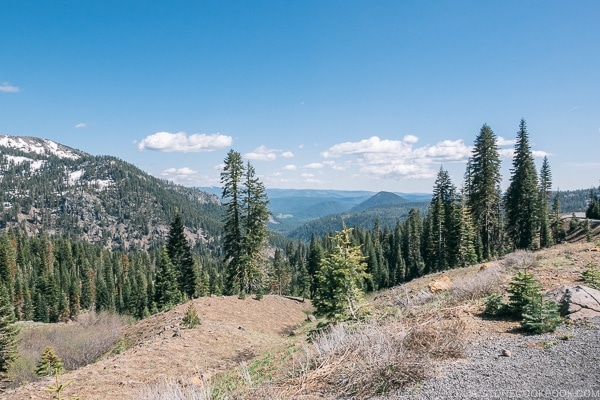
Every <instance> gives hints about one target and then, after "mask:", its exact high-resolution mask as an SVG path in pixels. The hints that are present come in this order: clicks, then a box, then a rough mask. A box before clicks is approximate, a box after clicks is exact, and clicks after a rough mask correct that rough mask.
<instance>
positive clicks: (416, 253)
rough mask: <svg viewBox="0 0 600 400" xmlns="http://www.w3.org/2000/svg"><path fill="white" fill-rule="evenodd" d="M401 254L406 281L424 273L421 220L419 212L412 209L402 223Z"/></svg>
mask: <svg viewBox="0 0 600 400" xmlns="http://www.w3.org/2000/svg"><path fill="white" fill-rule="evenodd" d="M404 226H405V228H404V237H403V239H404V241H403V248H404V249H403V253H404V255H405V257H406V280H407V281H408V280H411V279H415V278H418V277H420V276H421V275H423V273H424V271H425V263H424V262H423V255H422V253H421V235H422V233H423V219H422V218H421V212H420V211H419V210H417V209H416V208H412V209H411V210H410V211H409V212H408V218H407V219H406V221H405V222H404Z"/></svg>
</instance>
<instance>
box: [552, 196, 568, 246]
mask: <svg viewBox="0 0 600 400" xmlns="http://www.w3.org/2000/svg"><path fill="white" fill-rule="evenodd" d="M551 213H552V218H551V220H552V222H551V228H552V240H553V241H554V243H560V242H562V240H563V237H564V232H565V231H564V229H563V228H562V219H561V216H560V192H559V191H557V192H556V194H555V195H554V200H552V211H551Z"/></svg>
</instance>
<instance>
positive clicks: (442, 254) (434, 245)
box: [425, 168, 456, 272]
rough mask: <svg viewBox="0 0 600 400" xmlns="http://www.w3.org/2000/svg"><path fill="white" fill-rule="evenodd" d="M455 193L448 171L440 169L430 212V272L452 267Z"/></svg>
mask: <svg viewBox="0 0 600 400" xmlns="http://www.w3.org/2000/svg"><path fill="white" fill-rule="evenodd" d="M455 192H456V189H455V188H454V185H453V184H452V181H451V179H450V175H449V174H448V171H445V170H444V169H443V168H440V171H439V172H438V175H437V179H436V181H435V183H434V187H433V196H432V198H431V203H430V205H429V211H428V212H429V216H428V222H429V232H428V238H427V243H426V255H425V261H426V265H427V267H428V272H435V271H443V270H445V269H448V268H449V267H450V266H451V259H452V252H453V251H454V250H453V246H455V243H454V242H456V232H455V230H454V228H455V224H453V222H452V218H453V217H454V213H453V210H452V208H453V206H454V198H455V194H456V193H455Z"/></svg>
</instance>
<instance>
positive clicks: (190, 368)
mask: <svg viewBox="0 0 600 400" xmlns="http://www.w3.org/2000/svg"><path fill="white" fill-rule="evenodd" d="M194 304H195V306H196V309H197V311H198V315H199V317H200V319H201V321H202V324H201V325H200V326H198V327H197V328H195V329H191V330H188V329H183V328H179V325H180V321H181V319H182V318H183V315H184V312H185V309H186V308H187V304H183V305H180V306H178V307H176V308H175V309H173V310H170V311H167V312H163V313H160V314H157V315H154V316H152V317H149V318H147V319H144V320H142V321H140V322H138V323H136V324H134V325H132V326H130V327H128V328H127V329H126V330H125V337H126V341H127V343H128V344H129V348H128V350H127V351H125V352H123V353H121V354H118V355H115V356H111V357H109V358H107V359H104V360H101V361H99V362H97V363H94V364H92V365H88V366H86V367H83V368H80V369H78V370H76V371H71V372H68V373H65V374H63V375H61V382H67V381H71V380H72V381H73V383H72V384H71V385H70V386H69V387H68V388H67V389H65V390H64V391H63V394H64V397H63V398H68V397H69V396H78V397H79V398H80V399H82V400H83V399H85V400H95V399H111V400H114V399H131V398H132V396H133V395H134V394H135V393H137V392H138V390H139V389H140V388H141V387H143V386H145V385H148V384H151V383H153V382H157V381H160V380H163V379H171V380H179V381H184V382H186V381H187V382H191V383H199V382H200V379H202V378H210V376H212V375H214V374H215V373H217V372H220V371H224V370H226V369H228V368H231V367H235V366H237V365H238V364H239V362H241V361H244V360H248V359H251V358H253V357H254V356H256V355H259V354H261V353H262V352H264V351H267V350H269V349H270V348H273V347H276V346H278V345H281V344H283V343H284V342H285V341H286V340H289V334H290V331H291V330H292V329H294V327H297V326H299V325H301V324H302V323H303V321H304V320H305V319H306V312H307V311H310V310H311V306H310V302H308V301H307V302H304V303H302V302H298V301H294V300H292V299H287V298H283V297H278V296H265V297H264V298H263V299H262V300H260V301H259V300H254V299H253V298H246V299H245V300H240V299H238V298H236V297H205V298H200V299H196V300H194ZM51 383H53V382H52V380H50V379H48V380H44V381H40V382H35V383H32V384H29V385H26V386H22V387H20V388H18V389H16V390H15V391H13V392H10V393H6V394H2V395H0V396H1V397H0V398H1V399H36V400H37V399H44V400H47V399H50V398H52V394H51V393H49V392H48V391H46V390H45V388H46V387H47V386H48V385H49V384H51Z"/></svg>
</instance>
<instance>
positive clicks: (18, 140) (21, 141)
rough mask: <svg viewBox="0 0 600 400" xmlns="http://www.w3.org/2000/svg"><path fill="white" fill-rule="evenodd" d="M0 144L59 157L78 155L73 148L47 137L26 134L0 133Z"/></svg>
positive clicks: (74, 156) (27, 151) (74, 157)
mask: <svg viewBox="0 0 600 400" xmlns="http://www.w3.org/2000/svg"><path fill="white" fill-rule="evenodd" d="M0 146H1V147H9V148H12V149H17V150H21V151H23V152H26V153H35V154H40V155H54V156H57V157H60V158H68V159H70V160H77V159H78V158H79V157H80V156H79V154H77V153H76V152H75V151H74V150H73V149H70V148H68V147H66V146H63V145H61V144H58V143H56V142H53V141H51V140H47V139H38V138H33V137H27V136H8V135H0Z"/></svg>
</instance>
